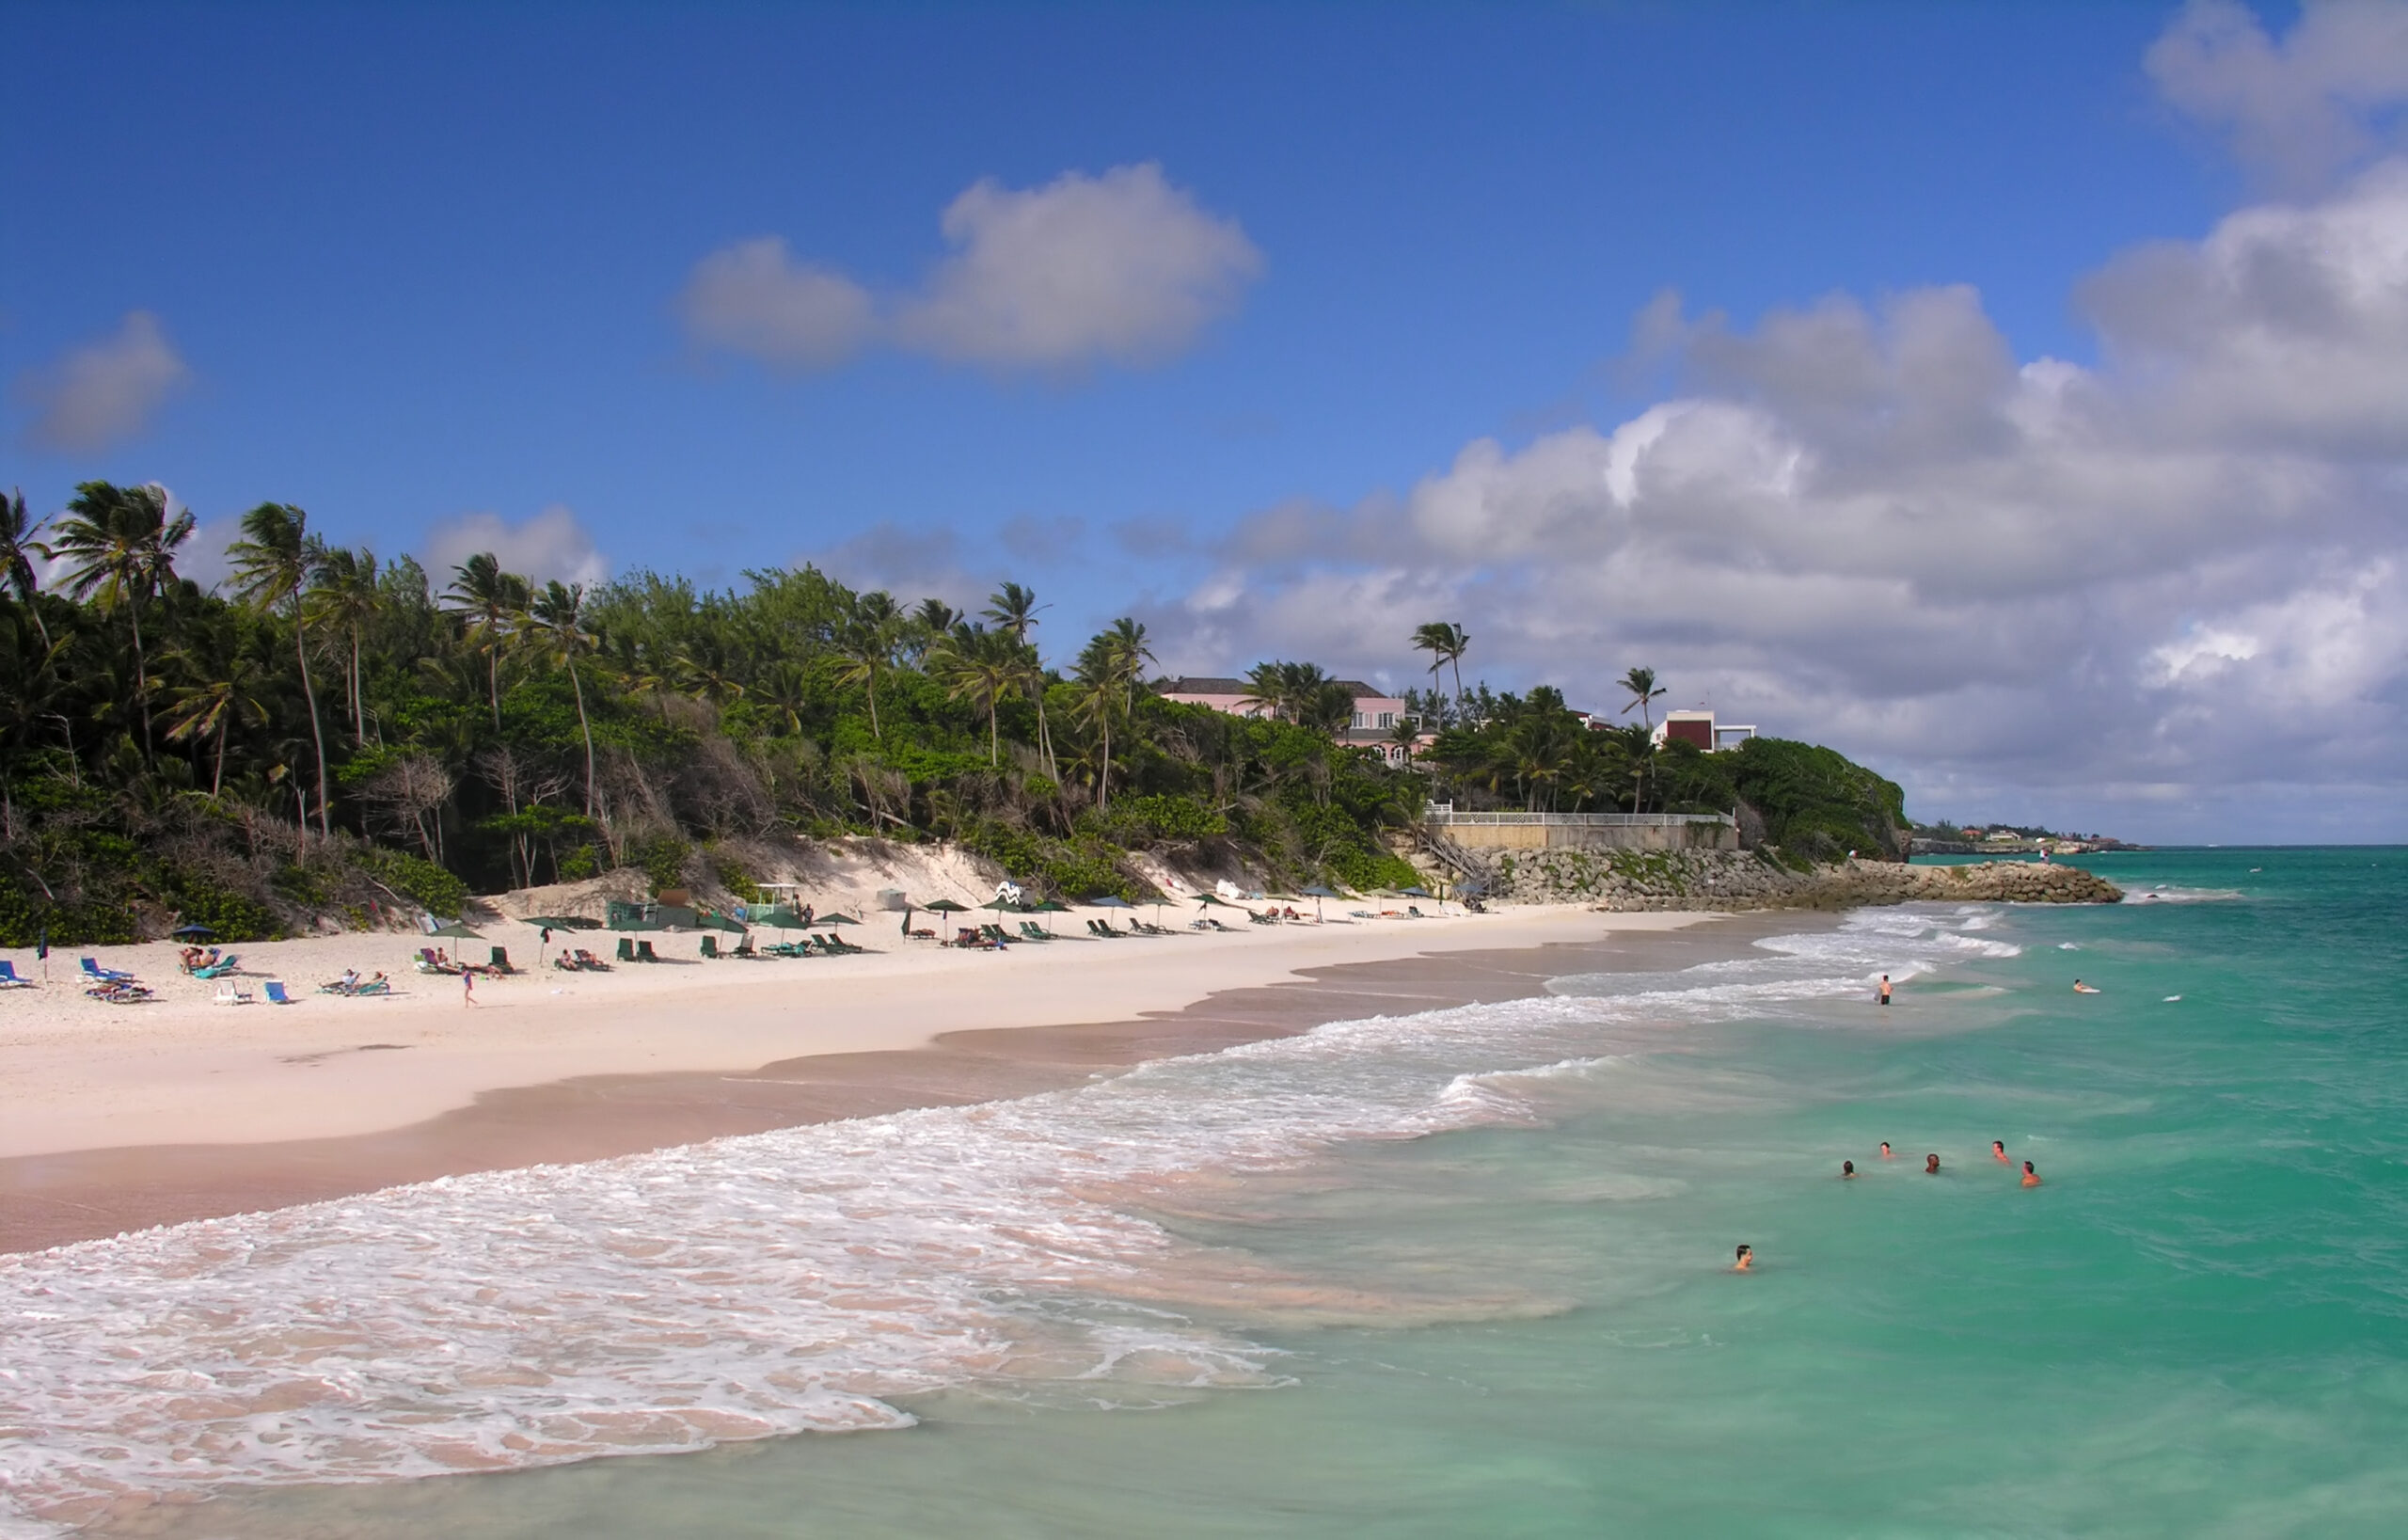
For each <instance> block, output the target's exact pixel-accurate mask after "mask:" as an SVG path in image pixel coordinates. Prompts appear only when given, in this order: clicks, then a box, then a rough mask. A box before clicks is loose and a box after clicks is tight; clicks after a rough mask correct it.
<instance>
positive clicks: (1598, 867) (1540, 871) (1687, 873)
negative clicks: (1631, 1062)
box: [1491, 850, 2124, 910]
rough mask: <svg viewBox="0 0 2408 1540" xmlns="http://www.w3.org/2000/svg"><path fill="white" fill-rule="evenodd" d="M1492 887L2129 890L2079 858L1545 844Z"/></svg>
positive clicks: (1901, 898)
mask: <svg viewBox="0 0 2408 1540" xmlns="http://www.w3.org/2000/svg"><path fill="white" fill-rule="evenodd" d="M1491 891H1492V895H1493V896H1494V897H1498V898H1502V899H1504V900H1506V901H1508V902H1513V903H1576V902H1587V903H1590V904H1592V905H1594V906H1595V907H1596V908H1599V909H1608V910H1634V909H1710V910H1742V909H1853V908H1856V907H1858V906H1859V905H1864V904H1900V903H1907V902H1909V901H1911V900H1916V899H1925V900H1934V901H1939V902H1954V903H2016V904H2112V903H2116V902H2120V901H2121V900H2122V898H2123V897H2124V894H2123V890H2122V889H2120V888H2118V887H2116V886H2115V884H2114V883H2113V882H2110V881H2107V880H2106V879H2104V878H2102V877H2099V876H2097V875H2095V874H2093V873H2091V872H2086V871H2084V870H2083V869H2082V868H2081V867H2079V866H2064V865H2041V864H2039V863H2037V862H2026V861H1992V862H1985V863H1982V864H1980V865H1966V866H1909V865H1900V864H1898V863H1896V862H1886V861H1850V862H1843V863H1838V864H1835V865H1820V866H1809V867H1805V868H1804V869H1802V870H1801V869H1799V868H1798V867H1794V866H1787V865H1781V864H1780V862H1779V861H1778V860H1777V859H1776V858H1775V857H1774V856H1773V855H1771V854H1770V853H1768V852H1764V851H1733V850H1644V851H1642V850H1613V851H1589V850H1546V851H1537V852H1532V853H1530V854H1529V855H1525V856H1520V857H1506V858H1503V859H1500V860H1499V862H1498V863H1497V870H1496V872H1495V874H1494V881H1492V883H1491Z"/></svg>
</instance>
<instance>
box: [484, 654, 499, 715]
mask: <svg viewBox="0 0 2408 1540" xmlns="http://www.w3.org/2000/svg"><path fill="white" fill-rule="evenodd" d="M485 693H486V694H487V695H490V696H491V697H493V730H494V731H495V732H497V733H498V732H500V731H501V641H500V639H499V637H490V636H489V637H487V638H486V639H485Z"/></svg>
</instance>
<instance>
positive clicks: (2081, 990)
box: [2073, 978, 2099, 994]
mask: <svg viewBox="0 0 2408 1540" xmlns="http://www.w3.org/2000/svg"><path fill="white" fill-rule="evenodd" d="M2073 992H2075V993H2076V994H2096V993H2098V992H2099V987H2098V986H2097V985H2095V984H2085V983H2083V981H2082V980H2081V979H2079V978H2077V979H2075V980H2074V981H2073Z"/></svg>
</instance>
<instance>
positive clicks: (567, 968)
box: [552, 952, 585, 973]
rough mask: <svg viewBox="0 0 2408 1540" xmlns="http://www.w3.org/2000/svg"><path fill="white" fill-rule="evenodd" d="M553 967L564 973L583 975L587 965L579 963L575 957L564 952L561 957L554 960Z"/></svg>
mask: <svg viewBox="0 0 2408 1540" xmlns="http://www.w3.org/2000/svg"><path fill="white" fill-rule="evenodd" d="M552 966H553V967H555V968H558V969H559V970H560V971H561V972H562V973H583V972H584V971H585V964H584V963H582V962H579V961H578V960H577V959H576V957H575V956H574V955H572V954H570V953H568V952H562V954H561V955H560V956H558V957H556V958H554V959H552Z"/></svg>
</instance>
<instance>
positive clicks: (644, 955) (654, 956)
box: [636, 941, 660, 962]
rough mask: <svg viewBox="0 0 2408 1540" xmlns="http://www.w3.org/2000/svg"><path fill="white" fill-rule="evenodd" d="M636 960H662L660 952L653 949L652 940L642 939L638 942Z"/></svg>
mask: <svg viewBox="0 0 2408 1540" xmlns="http://www.w3.org/2000/svg"><path fill="white" fill-rule="evenodd" d="M636 961H638V962H657V961H660V954H659V953H657V952H656V951H654V950H653V949H652V943H651V942H649V941H640V942H637V943H636Z"/></svg>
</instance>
